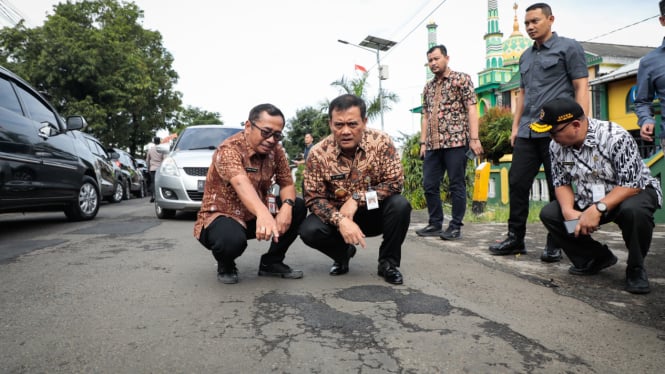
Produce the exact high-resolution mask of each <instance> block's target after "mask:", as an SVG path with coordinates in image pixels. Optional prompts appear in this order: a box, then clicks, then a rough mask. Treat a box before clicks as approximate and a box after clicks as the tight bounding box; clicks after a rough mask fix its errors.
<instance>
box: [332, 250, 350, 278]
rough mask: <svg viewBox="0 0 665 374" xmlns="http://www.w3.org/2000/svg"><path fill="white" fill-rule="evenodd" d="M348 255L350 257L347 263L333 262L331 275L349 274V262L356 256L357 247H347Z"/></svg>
mask: <svg viewBox="0 0 665 374" xmlns="http://www.w3.org/2000/svg"><path fill="white" fill-rule="evenodd" d="M346 253H347V256H348V257H347V259H346V261H345V262H337V261H335V262H333V265H332V267H331V268H330V275H342V274H346V273H348V272H349V260H350V259H351V257H353V256H355V255H356V246H355V245H351V244H349V245H347V247H346Z"/></svg>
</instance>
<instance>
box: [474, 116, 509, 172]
mask: <svg viewBox="0 0 665 374" xmlns="http://www.w3.org/2000/svg"><path fill="white" fill-rule="evenodd" d="M512 126H513V115H512V113H511V112H510V109H509V108H506V107H492V108H490V109H489V110H488V111H487V113H485V115H483V116H482V117H480V129H479V131H478V136H479V138H480V141H481V143H482V144H483V149H484V150H485V155H484V157H486V158H487V159H489V160H491V161H492V162H493V163H495V164H496V163H498V162H499V159H500V158H501V157H503V155H504V154H506V153H511V152H512V151H513V147H512V146H511V145H510V132H511V130H512Z"/></svg>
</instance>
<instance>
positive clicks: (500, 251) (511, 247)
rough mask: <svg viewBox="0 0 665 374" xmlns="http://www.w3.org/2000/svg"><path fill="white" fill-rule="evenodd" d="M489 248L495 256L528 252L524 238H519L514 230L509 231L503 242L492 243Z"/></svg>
mask: <svg viewBox="0 0 665 374" xmlns="http://www.w3.org/2000/svg"><path fill="white" fill-rule="evenodd" d="M489 250H490V254H492V255H494V256H506V255H513V254H526V248H525V247H524V238H518V237H517V235H516V234H515V233H513V232H509V233H508V237H507V238H506V239H504V240H503V241H502V242H500V243H496V244H492V245H490V248H489Z"/></svg>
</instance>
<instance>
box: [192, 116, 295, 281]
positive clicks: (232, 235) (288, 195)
mask: <svg viewBox="0 0 665 374" xmlns="http://www.w3.org/2000/svg"><path fill="white" fill-rule="evenodd" d="M283 129H284V115H283V114H282V112H281V111H280V110H279V109H278V108H277V107H275V106H274V105H272V104H261V105H257V106H256V107H254V108H253V109H252V110H251V111H250V112H249V119H248V120H247V121H246V122H245V129H244V130H243V131H241V132H239V133H237V134H235V135H233V136H231V137H229V138H227V139H226V140H225V141H224V142H223V143H222V144H221V145H220V146H219V147H218V148H217V150H216V151H215V153H214V154H213V156H212V163H211V164H210V168H209V169H208V175H207V177H206V183H205V190H204V193H203V201H202V202H201V209H200V210H199V213H198V218H197V220H196V224H195V225H194V236H195V237H196V238H197V239H198V240H199V241H200V242H201V244H203V245H204V246H205V247H206V248H208V249H210V250H211V251H212V255H213V256H214V257H215V259H216V260H217V279H218V280H219V281H220V282H222V283H226V284H233V283H238V269H237V268H236V264H235V259H236V258H238V257H239V256H240V255H241V254H242V253H243V252H244V251H245V248H247V240H248V239H254V238H256V239H257V240H270V241H271V243H270V248H269V249H268V252H267V253H266V254H264V255H263V256H261V263H260V264H259V275H266V276H277V277H282V278H294V279H295V278H302V275H303V274H302V271H299V270H293V269H291V268H290V267H289V266H288V265H286V264H284V262H283V260H284V257H285V256H286V251H287V250H288V249H289V246H290V245H291V243H293V241H294V240H295V239H296V237H297V236H298V227H299V226H300V223H302V221H303V220H304V219H305V215H306V214H307V210H306V208H305V202H304V201H303V200H302V199H296V190H295V187H294V184H293V178H292V177H291V171H290V170H289V162H288V160H287V158H286V153H285V152H284V149H283V148H282V146H281V145H280V144H279V141H280V140H281V139H282V130H283ZM273 183H274V184H276V185H278V186H279V187H280V191H279V195H278V196H277V195H276V194H275V195H273V194H271V193H270V191H271V190H272V189H273Z"/></svg>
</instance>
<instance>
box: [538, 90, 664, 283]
mask: <svg viewBox="0 0 665 374" xmlns="http://www.w3.org/2000/svg"><path fill="white" fill-rule="evenodd" d="M531 130H533V131H534V132H537V133H541V134H547V133H549V135H550V137H551V138H552V142H551V143H550V157H551V163H552V182H553V184H554V192H555V194H556V200H554V201H552V202H551V203H549V204H548V205H546V206H545V207H544V208H543V209H542V210H541V211H540V220H541V221H542V222H543V225H545V227H546V228H547V231H548V232H549V233H550V235H551V236H552V239H553V240H554V242H555V243H556V244H557V245H558V246H560V247H561V248H562V249H563V251H564V252H565V253H566V256H568V258H569V259H570V261H571V262H572V263H573V265H572V266H571V267H570V268H569V269H568V272H569V273H571V274H574V275H594V274H597V273H598V272H599V271H601V270H603V269H605V268H607V267H610V266H612V265H614V264H616V263H617V257H616V256H615V255H614V254H613V253H612V251H610V249H609V248H608V246H607V245H604V244H601V243H600V242H598V241H597V240H595V239H594V238H593V237H592V236H591V235H592V234H593V233H594V232H596V231H597V230H599V229H600V226H601V225H603V224H606V223H609V222H614V223H616V224H617V225H618V226H619V228H620V229H621V234H622V237H623V239H624V242H625V244H626V248H627V249H628V260H627V267H626V287H625V289H626V291H628V292H630V293H636V294H644V293H648V292H649V291H650V289H649V280H648V278H647V273H646V270H645V268H644V257H646V255H647V252H648V251H649V247H650V245H651V238H652V234H653V228H654V220H653V215H654V212H655V210H656V209H657V208H658V207H660V206H661V204H662V198H663V197H662V191H661V189H660V183H659V181H658V179H656V178H654V177H652V176H651V172H650V170H649V168H648V167H647V166H646V165H645V164H644V162H643V161H642V158H641V156H640V152H639V151H638V148H637V143H636V142H635V139H634V138H633V137H632V136H631V135H630V134H629V133H628V131H626V130H625V129H624V128H623V127H621V126H619V125H617V124H615V123H612V122H606V121H600V120H596V119H593V118H587V117H585V115H584V111H583V110H582V107H581V106H580V105H579V104H578V103H577V102H576V101H575V100H573V99H571V98H559V99H555V100H552V101H550V102H548V103H546V104H545V105H544V106H543V108H542V110H541V111H540V120H539V122H538V123H534V124H532V125H531ZM573 186H575V189H573ZM566 226H568V227H566Z"/></svg>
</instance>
